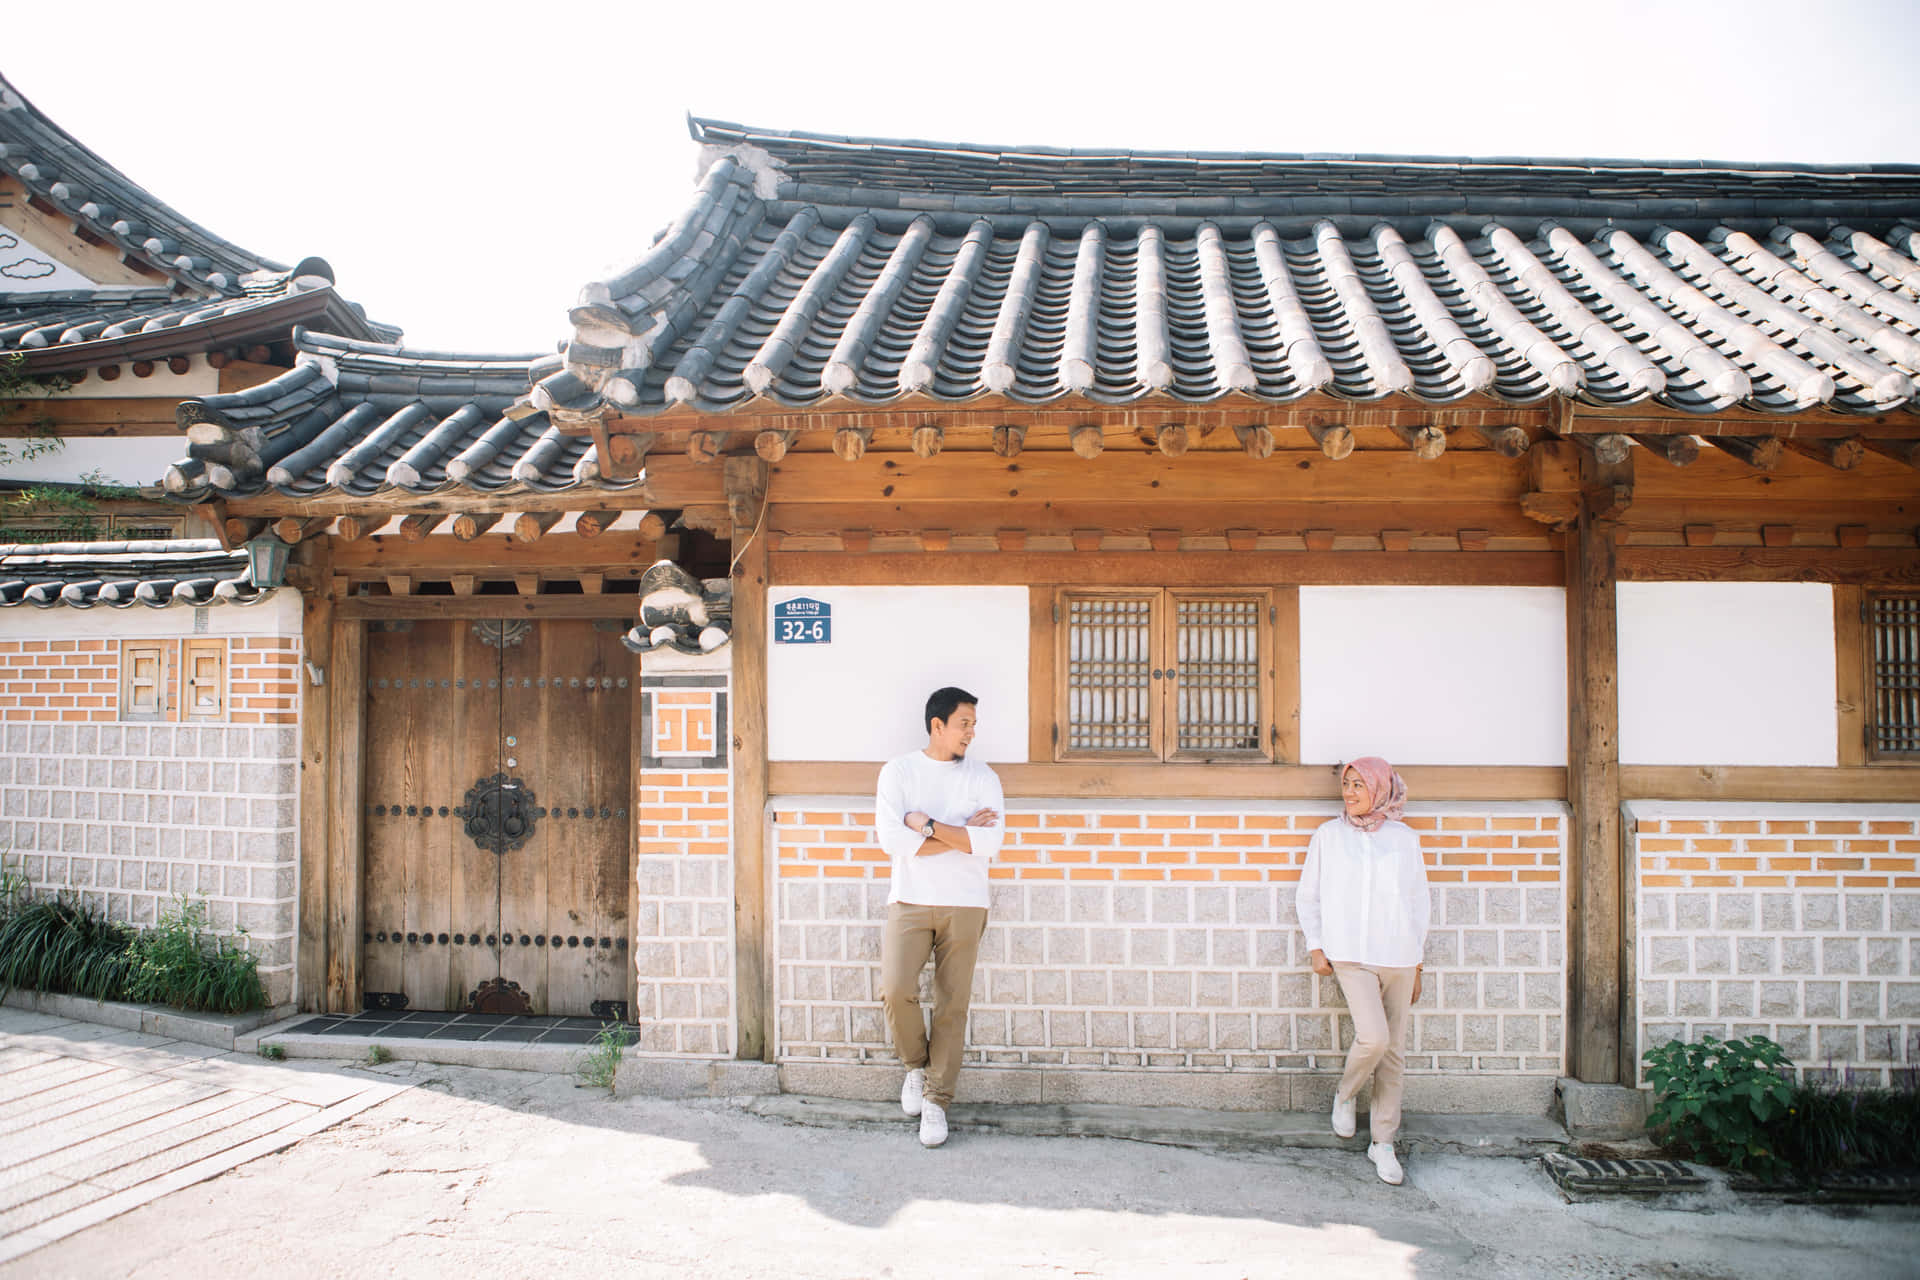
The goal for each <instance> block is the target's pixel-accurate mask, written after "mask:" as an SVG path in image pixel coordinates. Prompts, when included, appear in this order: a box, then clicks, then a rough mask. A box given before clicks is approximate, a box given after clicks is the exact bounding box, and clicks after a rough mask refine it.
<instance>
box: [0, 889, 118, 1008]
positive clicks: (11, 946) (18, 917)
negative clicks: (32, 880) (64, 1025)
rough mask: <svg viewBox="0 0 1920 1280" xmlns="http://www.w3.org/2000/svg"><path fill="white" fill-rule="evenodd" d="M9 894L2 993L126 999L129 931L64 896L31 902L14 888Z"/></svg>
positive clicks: (3, 923)
mask: <svg viewBox="0 0 1920 1280" xmlns="http://www.w3.org/2000/svg"><path fill="white" fill-rule="evenodd" d="M7 893H8V906H7V909H6V913H5V919H4V920H0V992H5V991H11V990H13V989H14V988H16V987H24V988H27V989H28V990H31V991H49V992H54V993H57V994H62V995H76V996H85V997H87V998H89V999H92V1000H124V999H126V998H127V995H126V989H127V977H128V971H129V969H130V967H131V966H130V964H129V957H128V950H127V948H128V945H129V943H130V942H131V941H132V938H133V930H132V929H131V928H129V927H128V926H126V925H124V924H118V923H115V922H113V921H110V920H108V919H106V917H105V916H103V915H101V914H100V913H99V912H97V911H95V910H94V909H93V908H91V907H89V906H87V905H86V904H85V903H82V902H78V901H75V900H74V899H71V898H68V897H65V896H60V897H54V898H48V899H43V900H41V901H37V902H36V901H30V900H27V899H26V896H25V892H24V889H23V888H20V887H18V886H16V885H12V884H10V885H9V886H8V887H7Z"/></svg>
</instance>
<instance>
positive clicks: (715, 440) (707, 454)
mask: <svg viewBox="0 0 1920 1280" xmlns="http://www.w3.org/2000/svg"><path fill="white" fill-rule="evenodd" d="M726 447H727V433H726V432H724V431H695V432H693V433H692V434H691V435H689V436H688V437H687V457H689V458H691V459H692V460H693V461H694V462H695V463H697V464H700V465H703V466H704V465H705V464H707V463H709V462H712V461H713V460H714V459H715V458H717V457H719V456H720V455H721V453H723V452H724V451H725V450H726Z"/></svg>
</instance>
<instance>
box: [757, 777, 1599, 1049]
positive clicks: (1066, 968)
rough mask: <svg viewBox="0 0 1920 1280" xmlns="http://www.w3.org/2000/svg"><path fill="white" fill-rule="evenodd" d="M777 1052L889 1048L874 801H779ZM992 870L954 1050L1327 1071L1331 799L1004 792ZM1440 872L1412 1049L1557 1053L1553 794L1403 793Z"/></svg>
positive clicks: (1333, 1022)
mask: <svg viewBox="0 0 1920 1280" xmlns="http://www.w3.org/2000/svg"><path fill="white" fill-rule="evenodd" d="M774 810H775V812H774V815H773V845H772V856H773V858H774V860H775V863H776V869H777V877H776V880H777V883H776V891H775V903H774V910H775V912H776V913H777V922H776V944H775V945H776V958H775V992H774V994H775V1001H776V1010H777V1012H776V1020H777V1026H776V1037H777V1040H776V1052H777V1054H778V1056H779V1058H780V1060H781V1061H782V1062H787V1063H799V1062H806V1061H834V1060H838V1061H844V1062H876V1063H877V1062H891V1061H893V1060H894V1059H893V1054H892V1051H891V1049H890V1048H889V1047H888V1046H887V1043H886V1031H885V1027H884V1025H883V1023H882V1020H881V1016H880V1007H879V1000H878V993H879V986H878V983H879V959H880V925H881V922H882V920H883V919H884V917H885V912H886V898H887V887H888V874H889V868H888V863H887V859H886V856H885V854H884V852H883V851H882V850H881V849H880V847H879V845H878V843H877V842H876V841H875V840H874V838H873V825H872V824H873V817H872V803H871V801H870V800H869V799H867V798H864V797H860V798H850V797H838V798H823V797H788V798H779V799H776V800H775V802H774ZM1010 810H1011V811H1010V812H1009V814H1008V816H1007V824H1008V828H1009V833H1008V841H1007V844H1006V847H1005V849H1004V850H1003V852H1002V854H1001V857H1000V859H999V862H998V863H997V865H995V866H994V867H993V869H992V871H991V872H990V876H991V883H992V912H991V916H990V922H989V925H988V929H987V936H986V939H985V941H984V942H983V944H982V948H981V954H980V963H979V967H978V969H977V970H976V973H975V980H974V993H973V1004H972V1011H971V1027H970V1034H969V1047H968V1051H967V1060H968V1061H969V1062H972V1063H975V1064H980V1065H989V1066H991V1065H1007V1066H1065V1067H1080V1068H1098V1067H1111V1068H1137V1069H1142V1070H1154V1069H1164V1070H1168V1071H1224V1072H1276V1071H1278V1072H1318V1073H1326V1072H1330V1071H1337V1070H1338V1067H1339V1063H1340V1061H1341V1059H1342V1057H1343V1056H1344V1046H1345V1045H1346V1043H1348V1042H1349V1041H1350V1039H1351V1035H1352V1030H1351V1023H1350V1021H1349V1020H1348V1019H1347V1018H1346V1017H1345V1015H1344V1011H1343V1003H1342V1001H1341V997H1340V990H1339V986H1338V984H1337V983H1335V982H1334V981H1333V979H1331V978H1324V979H1323V978H1318V977H1316V976H1315V975H1314V974H1313V973H1312V971H1311V969H1310V968H1309V967H1308V963H1307V952H1306V946H1305V941H1304V938H1303V936H1302V935H1301V933H1300V930H1299V928H1298V921H1297V917H1296V915H1295V911H1294V895H1295V885H1296V882H1297V881H1298V879H1299V876H1300V869H1301V865H1302V863H1303V862H1304V860H1305V856H1306V848H1307V842H1308V840H1309V839H1310V838H1311V836H1312V833H1313V830H1314V828H1316V827H1318V826H1319V825H1320V824H1321V823H1322V822H1325V821H1326V820H1327V819H1328V818H1329V817H1331V816H1332V810H1331V809H1330V808H1328V807H1324V806H1305V805H1303V806H1300V807H1297V808H1288V807H1284V806H1266V805H1252V804H1247V803H1245V802H1222V803H1217V804H1203V803H1193V804H1189V805H1182V806H1175V805H1170V804H1166V803H1164V802H1163V803H1158V804H1139V803H1135V804H1131V805H1124V804H1115V803H1102V804H1098V805H1089V804H1086V803H1085V802H1081V803H1078V804H1076V803H1073V802H1069V801H1064V800H1062V801H1053V802H1039V801H1013V802H1010ZM1408 821H1409V823H1410V825H1413V826H1414V827H1416V828H1417V829H1419V831H1420V834H1421V838H1422V844H1423V847H1424V848H1425V850H1426V854H1427V859H1428V866H1429V880H1430V885H1431V892H1432V894H1433V928H1432V932H1431V934H1430V937H1429V941H1428V949H1427V965H1428V968H1427V985H1426V991H1425V993H1424V994H1423V996H1422V998H1421V1001H1420V1003H1419V1005H1418V1006H1417V1009H1416V1017H1415V1026H1414V1030H1413V1034H1412V1037H1411V1044H1410V1053H1409V1063H1408V1065H1409V1069H1410V1070H1411V1071H1414V1072H1419V1073H1430V1074H1431V1073H1461V1074H1483V1075H1484V1074H1504V1075H1542V1076H1551V1075H1557V1074H1559V1073H1560V1072H1561V1070H1562V1062H1563V1050H1562V1045H1563V1041H1564V1008H1565V981H1564V954H1565V932H1566V925H1565V914H1566V896H1565V890H1564V885H1563V877H1562V868H1561V859H1562V852H1563V848H1564V842H1565V820H1564V810H1563V809H1562V807H1561V806H1558V805H1479V806H1459V805H1432V806H1427V807H1425V808H1420V809H1415V810H1412V811H1410V813H1409V816H1408Z"/></svg>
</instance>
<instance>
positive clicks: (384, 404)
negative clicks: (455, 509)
mask: <svg viewBox="0 0 1920 1280" xmlns="http://www.w3.org/2000/svg"><path fill="white" fill-rule="evenodd" d="M294 344H295V347H296V349H297V350H298V352H299V361H298V363H297V364H295V366H294V367H293V368H292V369H289V370H288V371H287V372H286V373H283V374H281V375H280V376H279V377H277V378H275V379H273V380H272V381H271V382H265V383H262V384H260V385H259V386H256V387H250V388H248V389H247V390H245V391H237V392H233V393H230V394H226V395H217V396H204V397H202V398H200V399H197V400H187V401H184V402H183V403H182V404H181V405H180V407H179V408H178V410H177V411H176V414H175V416H176V418H177V420H178V422H179V425H180V427H181V429H182V430H183V431H184V432H185V433H186V436H187V456H186V457H184V458H181V459H180V460H179V461H177V462H175V463H174V464H173V465H172V466H171V467H169V468H168V470H167V474H166V477H165V479H164V480H163V482H162V485H163V487H164V488H165V489H166V491H167V493H168V495H169V496H171V497H174V498H177V499H180V500H183V501H190V502H192V501H201V500H203V499H204V498H206V497H208V496H210V495H219V496H222V497H248V496H252V495H254V494H259V493H263V492H266V491H268V490H275V491H277V492H280V493H284V494H289V495H292V496H295V497H313V496H317V495H319V494H324V493H343V494H351V495H355V496H358V497H369V496H372V495H374V494H377V493H381V492H385V491H389V490H398V491H402V492H405V493H412V494H428V493H441V492H445V491H448V490H459V489H466V490H470V491H472V492H476V493H511V492H517V491H535V492H559V491H562V490H566V489H571V488H575V487H577V486H582V485H585V486H588V487H597V488H606V489H621V488H627V487H629V486H630V485H631V484H632V483H634V482H632V481H613V480H606V479H604V478H603V477H601V475H600V473H599V468H598V459H597V456H596V454H595V450H594V446H593V442H592V441H591V440H590V439H587V438H584V437H582V436H579V435H575V434H568V433H566V432H563V431H561V430H560V429H559V428H558V427H557V426H555V425H554V424H553V423H552V422H551V421H550V420H549V418H548V416H547V414H546V413H545V412H542V411H540V410H538V409H536V408H535V407H534V405H533V404H531V403H529V401H528V399H527V392H528V388H529V386H530V385H531V383H532V381H533V379H534V377H535V376H536V374H537V373H538V372H539V371H541V370H544V369H546V368H548V367H549V366H551V365H552V364H554V363H555V361H554V360H553V358H552V357H546V358H544V359H543V358H541V357H536V356H531V355H458V354H452V353H448V352H438V351H411V350H408V349H406V348H403V347H400V346H398V345H395V344H392V343H378V342H360V341H354V340H351V339H346V338H340V337H336V336H334V335H331V334H318V333H308V332H306V331H305V330H295V332H294Z"/></svg>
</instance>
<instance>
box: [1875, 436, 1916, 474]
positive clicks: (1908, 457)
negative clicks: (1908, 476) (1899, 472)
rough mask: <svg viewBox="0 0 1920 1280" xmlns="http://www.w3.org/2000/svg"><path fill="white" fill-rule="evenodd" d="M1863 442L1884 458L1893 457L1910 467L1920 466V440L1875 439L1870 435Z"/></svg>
mask: <svg viewBox="0 0 1920 1280" xmlns="http://www.w3.org/2000/svg"><path fill="white" fill-rule="evenodd" d="M1862 443H1863V444H1864V445H1865V446H1866V447H1867V448H1869V449H1871V450H1873V452H1875V453H1877V454H1879V455H1880V456H1881V457H1883V458H1892V459H1893V460H1894V461H1895V462H1900V463H1905V464H1906V465H1907V466H1909V467H1920V440H1875V439H1872V438H1871V437H1869V438H1867V439H1866V440H1863V441H1862Z"/></svg>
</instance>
